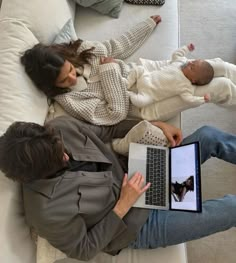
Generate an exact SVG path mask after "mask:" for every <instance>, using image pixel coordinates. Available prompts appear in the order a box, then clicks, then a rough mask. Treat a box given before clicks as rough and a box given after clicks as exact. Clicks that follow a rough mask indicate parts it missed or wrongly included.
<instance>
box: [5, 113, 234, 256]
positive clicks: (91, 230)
mask: <svg viewBox="0 0 236 263" xmlns="http://www.w3.org/2000/svg"><path fill="white" fill-rule="evenodd" d="M136 124H137V121H123V122H121V123H119V124H117V125H115V126H105V127H104V126H94V125H91V124H87V123H84V122H82V121H79V120H76V119H74V118H72V117H59V118H56V119H54V120H53V121H51V122H50V123H48V124H47V125H46V126H45V127H43V126H40V125H37V124H34V123H26V122H15V123H13V124H12V125H11V126H10V127H9V128H8V129H7V131H6V133H5V134H4V135H3V136H2V137H0V169H1V170H2V171H3V172H4V173H5V174H6V176H7V177H9V178H11V179H13V180H16V181H18V182H21V183H22V184H23V198H24V207H25V214H26V220H27V222H28V224H29V225H30V226H32V227H34V228H35V230H36V231H37V232H38V234H39V235H40V236H42V237H44V238H46V239H47V240H48V241H49V242H50V243H51V244H52V245H53V246H55V247H56V248H58V249H60V250H61V251H63V252H64V253H66V254H67V255H68V256H69V257H72V258H77V259H80V260H89V259H91V258H92V257H94V256H95V255H96V254H97V253H98V252H100V251H103V252H106V253H109V254H112V255H115V254H117V253H118V252H119V251H120V250H121V249H122V248H125V247H128V246H129V247H132V248H155V247H160V246H168V245H173V244H177V243H182V242H185V241H188V240H193V239H197V238H200V237H203V236H206V235H209V234H212V233H215V232H218V231H222V230H226V229H228V228H230V227H233V226H235V224H236V196H232V195H228V196H225V197H224V198H222V199H217V200H211V201H206V202H205V203H204V204H203V211H202V213H201V214H195V213H189V212H176V211H163V210H148V209H139V208H132V205H133V204H134V203H135V201H136V200H137V199H138V198H139V196H140V195H141V194H142V193H143V192H144V191H146V190H147V189H148V187H149V184H148V183H147V184H146V185H144V181H143V177H142V175H141V174H140V173H138V172H137V173H135V174H134V176H133V177H132V178H131V179H130V180H128V179H127V175H126V174H125V172H126V171H127V167H125V165H123V164H126V165H127V162H126V163H125V162H122V161H121V159H119V158H118V156H116V155H115V154H114V153H113V152H112V150H110V149H109V148H107V147H106V145H105V143H107V142H110V141H111V140H112V139H113V138H117V137H123V136H124V135H125V134H126V133H127V132H128V131H129V130H130V129H131V128H132V127H133V126H134V125H136ZM152 124H153V125H156V126H158V127H159V128H161V129H162V130H163V132H164V134H165V135H166V137H167V138H168V139H169V141H170V142H171V145H172V146H175V145H179V144H180V143H181V141H182V134H181V131H180V130H179V129H177V128H175V127H173V126H171V125H168V124H166V123H163V122H152ZM197 140H198V141H200V145H201V158H202V162H204V161H206V160H207V159H209V158H210V157H211V156H215V157H218V158H221V159H223V160H225V161H228V162H231V163H234V164H235V163H236V137H235V136H234V135H230V134H226V133H224V132H221V131H219V130H217V129H214V128H212V127H207V126H206V127H203V128H201V129H199V130H197V131H196V132H195V133H194V134H192V135H191V136H189V137H188V138H186V139H184V140H183V143H189V142H191V141H197ZM126 161H127V160H126ZM12 164H14V165H12ZM124 174H125V175H124ZM173 233H174V235H173Z"/></svg>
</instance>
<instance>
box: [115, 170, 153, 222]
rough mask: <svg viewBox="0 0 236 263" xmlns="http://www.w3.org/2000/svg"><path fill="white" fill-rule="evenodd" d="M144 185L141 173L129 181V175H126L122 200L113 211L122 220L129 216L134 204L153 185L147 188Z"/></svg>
mask: <svg viewBox="0 0 236 263" xmlns="http://www.w3.org/2000/svg"><path fill="white" fill-rule="evenodd" d="M143 184H144V177H143V176H142V174H141V173H139V172H136V173H135V174H134V175H133V176H132V178H131V179H129V180H128V176H127V174H125V176H124V179H123V183H122V187H121V192H120V198H119V200H118V202H117V203H116V205H115V207H114V209H113V210H114V212H115V213H116V214H117V215H118V216H119V217H120V218H123V217H124V216H125V215H126V214H127V212H128V211H129V209H130V208H131V207H132V206H133V204H134V203H135V202H136V201H137V200H138V198H139V197H140V196H141V195H142V194H143V193H144V192H145V191H147V189H148V188H149V187H150V185H151V184H150V183H147V184H146V185H145V186H144V185H143Z"/></svg>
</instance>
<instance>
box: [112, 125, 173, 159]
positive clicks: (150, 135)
mask: <svg viewBox="0 0 236 263" xmlns="http://www.w3.org/2000/svg"><path fill="white" fill-rule="evenodd" d="M131 142H136V143H142V144H148V145H159V146H168V145H169V142H168V140H167V138H166V136H165V135H164V133H163V131H162V130H161V129H160V128H158V127H156V126H154V125H152V124H151V123H150V122H148V121H146V120H143V121H141V122H139V123H138V124H137V125H135V126H134V127H133V128H132V129H131V130H130V131H129V132H128V133H127V134H126V136H125V137H124V138H122V139H120V138H119V139H114V140H113V141H112V148H113V150H114V151H115V152H117V153H119V154H122V155H125V156H127V155H128V153H129V144H130V143H131Z"/></svg>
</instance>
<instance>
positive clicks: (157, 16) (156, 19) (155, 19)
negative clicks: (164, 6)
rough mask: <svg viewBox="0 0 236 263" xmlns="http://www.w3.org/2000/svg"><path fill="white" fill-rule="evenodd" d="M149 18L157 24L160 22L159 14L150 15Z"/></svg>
mask: <svg viewBox="0 0 236 263" xmlns="http://www.w3.org/2000/svg"><path fill="white" fill-rule="evenodd" d="M151 18H152V19H153V20H154V22H155V23H156V24H157V25H158V24H159V23H160V22H161V16H159V15H155V16H151Z"/></svg>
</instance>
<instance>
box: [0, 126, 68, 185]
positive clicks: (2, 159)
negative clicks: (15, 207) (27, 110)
mask: <svg viewBox="0 0 236 263" xmlns="http://www.w3.org/2000/svg"><path fill="white" fill-rule="evenodd" d="M63 154H64V146H63V142H62V139H61V136H60V134H59V132H56V131H55V130H54V129H53V128H52V127H50V126H45V127H44V126H41V125H39V124H36V123H29V122H14V123H13V124H12V125H10V126H9V128H8V129H7V130H6V132H5V133H4V134H3V135H2V136H1V137H0V170H2V171H3V172H4V173H5V175H6V176H7V177H8V178H10V179H12V180H14V181H18V182H21V183H29V182H32V181H34V180H38V179H43V178H45V177H48V176H52V175H53V174H55V172H57V171H58V170H60V169H62V168H63V167H64V165H65V163H64V161H63Z"/></svg>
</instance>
